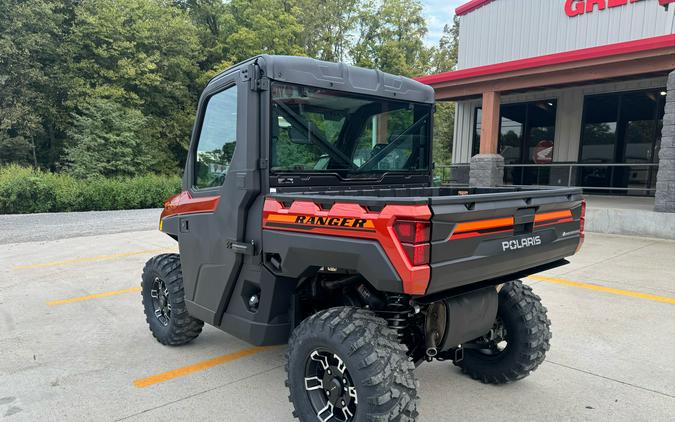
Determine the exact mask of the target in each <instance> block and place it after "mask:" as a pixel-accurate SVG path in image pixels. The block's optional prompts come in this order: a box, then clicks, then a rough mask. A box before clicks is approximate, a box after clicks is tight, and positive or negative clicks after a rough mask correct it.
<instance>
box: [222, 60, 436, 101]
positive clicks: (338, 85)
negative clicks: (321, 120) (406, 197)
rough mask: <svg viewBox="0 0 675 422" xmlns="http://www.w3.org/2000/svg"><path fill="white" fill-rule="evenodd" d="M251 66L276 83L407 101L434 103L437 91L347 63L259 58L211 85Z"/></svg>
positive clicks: (241, 64)
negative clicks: (253, 64) (254, 66)
mask: <svg viewBox="0 0 675 422" xmlns="http://www.w3.org/2000/svg"><path fill="white" fill-rule="evenodd" d="M251 63H257V64H258V66H260V69H261V70H262V71H263V73H264V74H265V75H266V76H267V77H268V78H269V79H272V80H275V81H281V82H289V83H296V84H301V85H308V86H313V87H318V88H327V89H333V90H337V91H345V92H354V93H358V94H364V95H373V96H378V97H387V98H391V99H397V100H403V101H415V102H422V103H433V102H434V89H433V88H431V87H430V86H429V85H426V84H423V83H420V82H417V81H415V80H413V79H410V78H406V77H404V76H399V75H392V74H390V73H385V72H382V71H379V70H373V69H365V68H362V67H358V66H351V65H348V64H345V63H332V62H326V61H321V60H316V59H312V58H309V57H296V56H272V55H266V54H265V55H259V56H255V57H252V58H250V59H248V60H245V61H243V62H241V63H238V64H236V65H234V66H232V67H230V68H228V69H226V70H224V71H223V72H221V73H219V74H218V75H216V76H215V77H214V78H213V79H211V81H210V82H209V85H211V84H214V83H217V81H218V80H219V79H220V78H221V77H223V76H225V75H228V74H230V73H232V72H234V71H237V70H240V69H242V68H245V67H248V66H249V65H250V64H251Z"/></svg>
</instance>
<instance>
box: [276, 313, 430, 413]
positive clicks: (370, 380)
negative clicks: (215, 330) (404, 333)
mask: <svg viewBox="0 0 675 422" xmlns="http://www.w3.org/2000/svg"><path fill="white" fill-rule="evenodd" d="M406 350H407V349H406V347H405V346H404V345H402V344H400V343H399V342H398V340H397V337H396V334H395V332H394V331H393V330H391V329H390V328H389V327H388V326H387V322H386V321H385V320H384V319H382V318H379V317H377V316H375V314H373V313H372V312H370V311H366V310H363V309H358V308H351V307H339V308H331V309H328V310H325V311H321V312H318V313H316V314H314V315H312V316H311V317H309V318H307V319H306V320H304V321H303V322H302V323H301V324H300V325H299V326H298V327H297V328H296V329H295V330H294V331H293V334H292V335H291V338H290V340H289V344H288V352H287V354H286V358H287V363H286V374H287V377H288V378H287V380H286V386H287V387H288V388H289V390H290V395H289V397H288V399H289V400H290V401H291V403H293V406H294V407H295V411H294V412H293V415H294V416H295V417H297V418H299V419H300V420H301V421H316V420H324V421H331V422H332V421H344V420H350V421H414V420H415V418H416V417H417V381H416V380H415V375H414V369H415V365H414V364H413V363H412V362H410V361H409V360H408V357H407V356H406ZM312 357H314V359H313V358H312ZM338 358H339V359H338ZM317 362H318V363H317ZM336 363H337V367H338V372H336V366H334V365H336ZM324 364H330V365H331V366H330V367H329V370H330V369H331V368H332V370H333V372H332V373H333V374H336V373H338V377H339V378H340V379H339V380H338V381H337V382H335V380H334V379H332V378H330V377H331V375H328V374H330V371H329V370H326V371H323V372H321V371H322V369H323V368H324ZM341 364H342V365H343V366H342V372H341V373H340V368H339V366H340V365H341ZM312 368H316V370H318V371H319V374H318V375H319V376H321V373H322V374H323V376H322V384H321V385H322V387H321V388H320V389H315V390H311V391H308V390H307V388H315V387H317V385H318V383H319V381H318V380H311V381H307V380H306V378H308V375H311V373H309V374H308V371H310V372H311V370H312ZM333 376H334V375H333ZM317 378H318V377H317ZM326 379H330V380H329V382H326V381H325V380H326ZM340 380H343V381H345V382H346V384H340V382H341V381H340ZM324 384H326V385H324ZM331 386H332V387H331ZM328 388H334V389H335V391H334V392H333V393H332V394H325V391H326V389H328ZM343 389H344V391H345V394H347V393H348V392H353V394H351V395H352V396H353V397H349V396H348V397H347V399H346V400H347V405H348V410H347V412H345V411H343V410H342V408H334V409H333V410H334V415H335V416H334V417H328V418H326V416H328V415H329V413H328V411H326V412H323V413H322V414H320V416H321V417H318V418H317V411H318V410H320V409H321V407H322V406H323V404H325V403H327V402H328V400H329V397H334V398H337V397H336V396H334V395H333V394H335V393H337V392H338V390H343ZM348 390H349V391H348ZM310 393H311V394H312V396H311V398H310ZM317 395H318V396H317ZM321 395H323V396H321ZM317 397H318V398H317ZM312 400H314V402H313V401H312ZM317 400H319V401H321V400H325V402H320V404H319V405H317ZM339 401H340V400H339V398H338V403H339ZM342 407H343V408H344V407H345V406H344V405H343V406H342ZM317 408H318V409H317ZM349 413H352V414H353V416H349Z"/></svg>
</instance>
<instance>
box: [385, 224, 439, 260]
mask: <svg viewBox="0 0 675 422" xmlns="http://www.w3.org/2000/svg"><path fill="white" fill-rule="evenodd" d="M394 231H395V232H396V236H397V237H398V240H399V242H401V246H402V247H403V250H404V251H405V253H406V255H407V256H408V260H409V261H410V263H411V264H412V265H413V266H415V267H417V266H419V265H425V264H428V263H429V254H430V252H431V245H430V244H429V240H431V224H430V223H429V222H428V221H409V220H398V221H396V223H394Z"/></svg>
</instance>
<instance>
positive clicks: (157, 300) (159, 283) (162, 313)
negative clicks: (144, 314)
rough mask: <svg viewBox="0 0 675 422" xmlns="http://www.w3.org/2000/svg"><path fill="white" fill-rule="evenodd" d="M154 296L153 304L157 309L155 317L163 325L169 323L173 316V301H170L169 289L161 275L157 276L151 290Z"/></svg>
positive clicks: (155, 309)
mask: <svg viewBox="0 0 675 422" xmlns="http://www.w3.org/2000/svg"><path fill="white" fill-rule="evenodd" d="M150 296H151V297H152V306H153V309H154V311H155V317H156V318H157V319H158V320H159V322H160V323H162V325H164V326H166V325H169V320H170V318H171V303H170V302H169V289H168V288H167V287H166V283H164V280H162V279H161V278H159V277H155V279H154V280H153V282H152V289H151V290H150Z"/></svg>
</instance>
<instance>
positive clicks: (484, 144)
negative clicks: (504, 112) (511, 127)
mask: <svg viewBox="0 0 675 422" xmlns="http://www.w3.org/2000/svg"><path fill="white" fill-rule="evenodd" d="M500 97H501V96H500V95H499V92H484V93H483V112H482V115H483V121H482V122H481V129H480V153H479V154H478V155H474V156H473V157H471V166H470V169H469V185H470V186H472V187H473V186H497V185H501V184H502V183H503V182H504V157H502V156H501V155H499V154H497V142H498V141H499V108H500V105H501V101H500Z"/></svg>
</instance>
